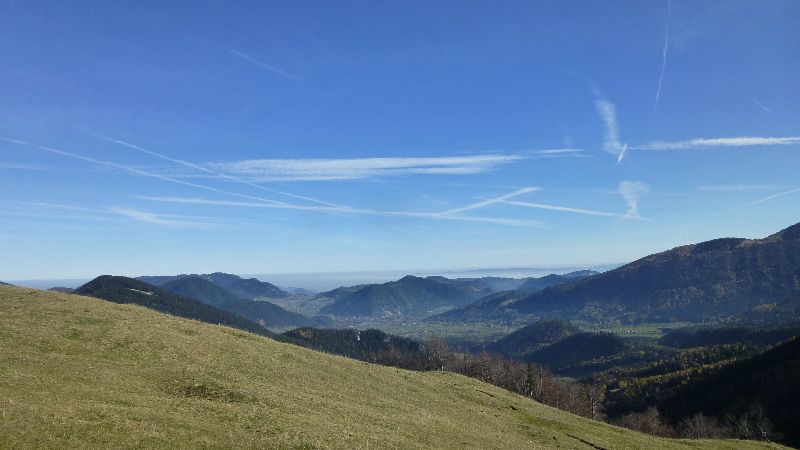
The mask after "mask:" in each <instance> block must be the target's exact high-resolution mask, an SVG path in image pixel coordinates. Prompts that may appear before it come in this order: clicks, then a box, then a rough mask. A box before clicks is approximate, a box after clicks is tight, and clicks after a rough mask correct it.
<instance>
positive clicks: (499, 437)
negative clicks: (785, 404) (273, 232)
mask: <svg viewBox="0 0 800 450" xmlns="http://www.w3.org/2000/svg"><path fill="white" fill-rule="evenodd" d="M589 443H591V444H592V445H594V446H596V447H602V448H660V449H669V448H731V449H734V448H737V449H738V448H767V447H766V446H763V445H760V444H757V443H751V442H739V441H676V440H666V439H657V438H653V437H650V436H646V435H642V434H639V433H635V432H633V431H628V430H624V429H621V428H616V427H612V426H609V425H606V424H603V423H599V422H594V421H591V420H588V419H584V418H580V417H576V416H572V415H569V414H567V413H564V412H561V411H558V410H556V409H553V408H549V407H546V406H543V405H540V404H538V403H535V402H533V401H531V400H528V399H525V398H523V397H520V396H517V395H514V394H511V393H509V392H506V391H503V390H501V389H499V388H495V387H492V386H489V385H486V384H483V383H480V382H478V381H475V380H471V379H468V378H465V377H461V376H458V375H454V374H449V373H438V372H428V373H419V372H409V371H405V370H401V369H395V368H388V367H383V366H377V365H371V364H366V363H363V362H359V361H354V360H349V359H345V358H342V357H336V356H330V355H325V354H321V353H317V352H313V351H310V350H307V349H303V348H300V347H296V346H293V345H287V344H282V343H278V342H276V341H273V340H271V339H269V338H265V337H261V336H257V335H253V334H249V333H245V332H242V331H239V330H234V329H231V328H227V327H221V326H215V325H209V324H204V323H200V322H194V321H190V320H185V319H180V318H176V317H172V316H167V315H162V314H159V313H157V312H154V311H151V310H148V309H145V308H142V307H139V306H135V305H119V304H114V303H109V302H103V301H100V300H97V299H93V298H89V297H81V296H75V295H70V294H62V293H56V292H45V291H36V290H31V289H24V288H16V287H9V286H2V287H0V447H2V448H31V447H59V448H63V447H69V448H74V447H159V448H164V447H169V448H175V447H181V448H207V447H226V448H230V447H249V448H255V447H259V448H264V447H269V448H275V447H284V448H311V447H345V448H354V447H359V448H363V447H372V448H386V447H393V448H447V447H452V448H456V447H457V448H463V447H473V448H498V447H505V448H554V447H556V446H560V447H565V448H590V447H589V445H590V444H589ZM774 448H777V447H774Z"/></svg>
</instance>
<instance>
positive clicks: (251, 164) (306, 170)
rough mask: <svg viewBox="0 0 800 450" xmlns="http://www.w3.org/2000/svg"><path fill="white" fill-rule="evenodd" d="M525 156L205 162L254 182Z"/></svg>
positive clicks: (436, 168)
mask: <svg viewBox="0 0 800 450" xmlns="http://www.w3.org/2000/svg"><path fill="white" fill-rule="evenodd" d="M523 159H526V157H525V156H522V155H499V154H487V155H470V156H449V157H417V158H408V157H406V158H403V157H399V158H353V159H252V160H245V161H237V162H220V163H211V164H208V166H209V167H211V168H212V169H214V170H216V171H219V172H222V173H224V174H227V175H234V176H237V177H241V178H244V179H246V180H250V181H254V182H259V181H260V182H265V181H300V180H307V181H324V180H358V179H366V178H376V177H387V176H400V175H414V174H422V175H431V174H448V175H465V174H477V173H485V172H489V171H491V170H493V169H495V168H497V167H499V166H501V165H504V164H509V163H512V162H516V161H520V160H523Z"/></svg>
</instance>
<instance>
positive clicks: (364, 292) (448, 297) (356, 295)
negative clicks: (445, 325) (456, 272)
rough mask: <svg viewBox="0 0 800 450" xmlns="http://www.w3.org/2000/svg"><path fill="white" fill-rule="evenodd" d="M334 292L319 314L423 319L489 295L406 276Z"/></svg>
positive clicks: (458, 286) (466, 288)
mask: <svg viewBox="0 0 800 450" xmlns="http://www.w3.org/2000/svg"><path fill="white" fill-rule="evenodd" d="M334 292H336V294H337V295H338V298H337V299H335V301H334V302H333V303H331V304H329V305H328V306H326V307H324V308H322V310H321V313H322V314H330V315H334V316H371V317H376V316H377V317H382V316H403V315H426V314H430V313H431V312H433V311H436V310H440V309H444V308H452V307H458V306H463V305H466V304H467V303H469V302H471V301H473V300H475V299H477V298H480V297H482V296H484V295H486V294H487V293H488V292H489V291H488V290H487V289H485V288H481V287H476V286H472V285H469V284H467V285H464V284H459V283H452V282H450V280H448V281H446V282H443V281H441V280H437V279H436V277H432V278H421V277H415V276H412V275H408V276H405V277H403V278H401V279H399V280H397V281H391V282H388V283H383V284H369V285H366V286H363V287H360V288H358V289H353V288H340V289H339V290H336V291H334ZM325 294H329V293H325ZM325 294H320V296H319V297H323V296H324V295H325Z"/></svg>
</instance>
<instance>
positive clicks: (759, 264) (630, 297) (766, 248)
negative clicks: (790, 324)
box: [437, 224, 800, 322]
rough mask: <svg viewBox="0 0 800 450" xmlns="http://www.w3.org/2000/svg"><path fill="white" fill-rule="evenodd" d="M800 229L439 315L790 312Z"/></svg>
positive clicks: (676, 317) (798, 270)
mask: <svg viewBox="0 0 800 450" xmlns="http://www.w3.org/2000/svg"><path fill="white" fill-rule="evenodd" d="M799 294H800V224H797V225H794V226H791V227H789V228H787V229H785V230H783V231H780V232H778V233H776V234H773V235H771V236H769V237H766V238H764V239H738V238H723V239H715V240H712V241H708V242H703V243H700V244H693V245H685V246H681V247H677V248H674V249H672V250H668V251H665V252H662V253H657V254H654V255H650V256H647V257H645V258H642V259H640V260H638V261H635V262H632V263H630V264H626V265H624V266H622V267H619V268H617V269H614V270H611V271H608V272H605V273H602V274H597V275H593V276H589V277H585V278H581V279H578V280H574V281H571V282H567V283H564V284H560V285H557V286H552V287H549V288H547V289H544V290H542V291H540V292H535V293H533V294H530V295H525V296H520V295H519V294H504V295H500V296H498V297H495V298H490V299H482V300H479V301H477V302H475V303H474V304H472V305H469V306H467V307H465V308H463V309H461V310H456V311H450V312H448V313H446V314H442V315H440V316H437V318H439V319H441V320H449V321H459V322H462V321H483V320H498V319H499V320H512V319H515V318H526V317H527V318H532V319H535V318H546V317H551V318H573V319H574V318H580V319H582V320H585V321H590V322H597V321H605V320H622V321H624V322H639V321H661V322H674V321H684V320H685V321H703V320H713V319H720V318H730V317H737V316H746V315H750V314H754V313H769V312H770V311H772V310H777V311H779V312H780V313H781V314H784V315H786V314H793V313H794V312H795V311H796V309H792V308H789V307H787V305H786V304H785V303H787V302H789V303H790V304H793V302H796V301H797V300H798V299H800V296H799Z"/></svg>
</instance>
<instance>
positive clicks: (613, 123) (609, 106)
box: [594, 88, 628, 162]
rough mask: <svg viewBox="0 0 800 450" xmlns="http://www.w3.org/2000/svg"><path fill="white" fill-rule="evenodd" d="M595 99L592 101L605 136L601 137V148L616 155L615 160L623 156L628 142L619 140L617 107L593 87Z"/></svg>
mask: <svg viewBox="0 0 800 450" xmlns="http://www.w3.org/2000/svg"><path fill="white" fill-rule="evenodd" d="M595 95H596V96H597V99H596V100H595V102H594V106H595V109H597V114H598V115H599V116H600V119H602V120H603V125H604V126H605V137H604V139H603V150H605V151H606V152H608V153H611V154H612V155H616V157H617V162H620V161H622V159H623V158H625V153H626V152H627V150H628V144H627V143H625V144H623V143H621V142H620V140H619V124H618V122H617V108H616V106H615V105H614V104H613V103H611V102H610V101H609V100H608V99H606V98H605V96H603V95H602V94H601V93H600V91H599V90H598V89H597V88H595Z"/></svg>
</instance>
